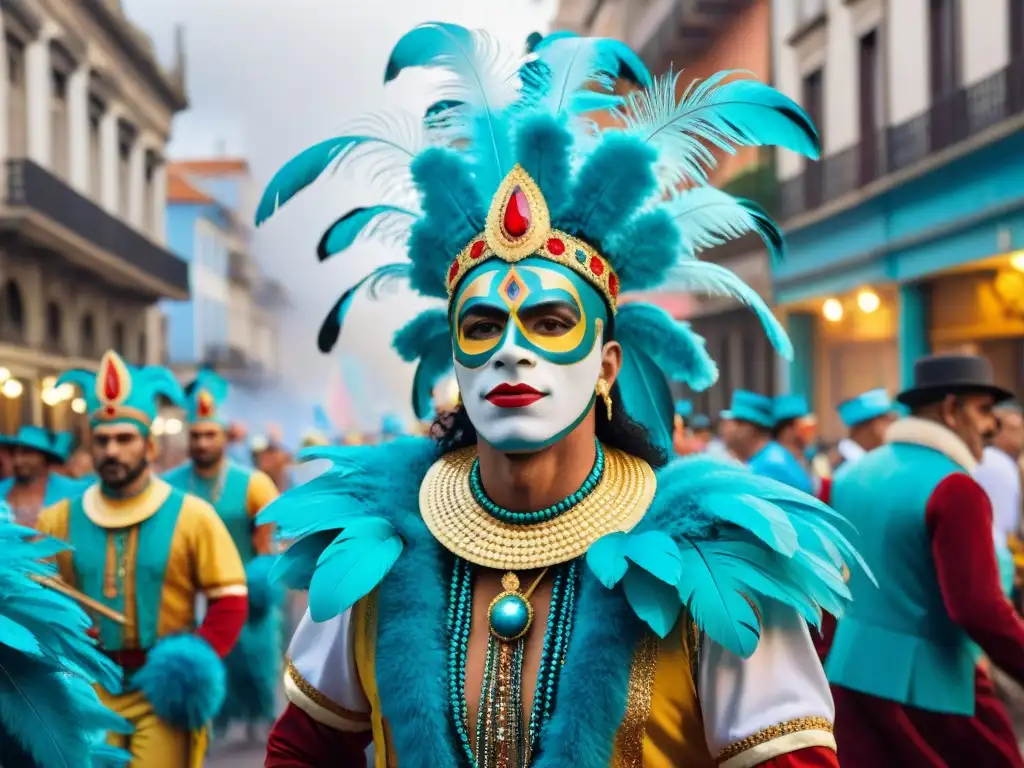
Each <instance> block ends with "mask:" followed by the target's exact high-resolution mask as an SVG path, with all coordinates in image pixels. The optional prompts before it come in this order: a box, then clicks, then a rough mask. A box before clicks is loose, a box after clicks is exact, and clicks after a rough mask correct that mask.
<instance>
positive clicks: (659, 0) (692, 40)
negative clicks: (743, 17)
mask: <svg viewBox="0 0 1024 768" xmlns="http://www.w3.org/2000/svg"><path fill="white" fill-rule="evenodd" d="M750 2H751V0H649V1H648V2H647V3H646V5H647V7H646V9H644V10H643V11H642V12H640V13H639V14H638V18H637V19H636V21H635V23H633V24H631V25H630V28H629V31H628V40H627V42H628V43H629V45H630V47H631V48H632V49H633V50H635V51H636V52H637V53H639V54H640V58H642V59H643V61H644V63H645V64H646V65H647V66H648V67H649V68H650V69H651V70H652V71H653V72H661V71H664V70H667V69H668V68H669V65H671V64H672V63H673V62H674V63H675V70H676V71H678V70H679V69H681V68H682V66H683V64H684V63H685V62H688V61H693V59H694V58H695V57H697V56H699V55H700V54H702V53H703V52H704V51H705V49H706V48H707V46H708V45H710V43H711V42H712V41H713V40H714V39H715V38H716V37H717V36H718V35H719V34H720V32H721V30H722V27H724V26H725V25H726V24H727V23H728V22H729V20H730V19H731V18H732V17H733V16H735V15H736V14H737V13H739V12H740V11H742V10H743V9H744V8H746V7H747V6H748V5H750Z"/></svg>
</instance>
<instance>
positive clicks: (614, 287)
mask: <svg viewBox="0 0 1024 768" xmlns="http://www.w3.org/2000/svg"><path fill="white" fill-rule="evenodd" d="M608 293H610V294H611V295H612V298H613V299H614V298H617V297H618V295H619V278H617V277H616V276H615V273H614V272H612V273H611V274H610V275H608Z"/></svg>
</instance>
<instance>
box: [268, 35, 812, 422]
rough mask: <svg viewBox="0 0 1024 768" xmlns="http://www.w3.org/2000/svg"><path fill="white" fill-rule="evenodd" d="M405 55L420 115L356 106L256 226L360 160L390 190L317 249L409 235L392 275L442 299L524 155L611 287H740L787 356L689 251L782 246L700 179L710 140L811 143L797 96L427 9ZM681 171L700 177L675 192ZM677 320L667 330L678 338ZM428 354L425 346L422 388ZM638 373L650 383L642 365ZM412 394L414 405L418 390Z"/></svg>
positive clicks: (608, 45) (781, 340) (430, 367)
mask: <svg viewBox="0 0 1024 768" xmlns="http://www.w3.org/2000/svg"><path fill="white" fill-rule="evenodd" d="M416 69H433V70H437V71H439V72H440V73H441V74H442V78H443V82H442V84H441V86H440V88H439V93H438V94H437V97H436V98H435V100H434V106H433V107H432V108H431V109H430V110H428V116H427V117H426V119H422V118H414V117H407V118H405V119H402V118H398V117H392V116H384V117H378V118H376V119H372V120H369V121H368V120H363V121H361V122H359V123H358V124H356V125H354V126H353V127H352V128H351V129H350V130H348V131H346V132H343V133H342V134H341V135H339V136H337V137H335V138H333V139H329V140H327V141H325V142H321V143H320V144H317V145H315V146H314V147H312V148H310V149H308V150H306V151H305V152H302V153H300V154H299V155H297V156H295V157H294V158H293V159H292V160H291V161H289V162H288V163H287V164H286V165H285V166H284V167H283V168H282V169H281V171H279V172H278V174H277V175H275V176H274V178H273V179H272V180H271V182H270V184H269V185H268V187H267V189H266V191H265V193H264V195H263V199H262V200H261V202H260V205H259V209H258V211H257V216H256V222H257V224H261V223H263V222H264V221H265V220H266V219H267V218H269V217H270V216H271V215H272V213H273V212H274V211H275V210H276V209H277V208H278V207H280V206H281V205H284V204H285V203H287V202H288V201H289V200H290V199H292V198H293V197H294V196H295V195H296V194H298V193H299V192H300V191H301V190H302V189H304V188H305V187H307V186H308V185H309V184H311V183H312V182H313V181H314V180H315V179H316V178H318V177H319V176H320V175H321V174H322V173H323V172H324V171H325V170H327V169H328V168H330V167H334V168H335V169H336V170H338V169H345V168H352V167H355V164H357V163H360V162H365V163H370V164H371V166H372V171H373V177H374V180H375V181H381V182H385V183H384V184H382V185H381V186H382V187H383V188H384V190H385V194H384V195H383V196H382V199H379V200H378V201H376V202H374V203H373V204H369V205H364V206H361V207H359V208H356V209H354V210H352V211H349V212H346V213H344V214H343V215H342V216H341V217H340V218H339V219H338V220H337V221H336V222H335V223H334V224H333V225H331V227H329V228H328V230H327V232H326V233H325V235H324V237H323V239H322V240H321V246H320V249H319V253H320V256H321V258H325V257H327V256H332V257H338V256H339V255H341V254H343V253H345V252H346V251H347V250H348V249H350V248H351V246H352V245H353V244H355V243H356V242H357V241H358V240H359V239H360V238H363V237H375V236H376V237H383V238H385V239H387V240H389V241H390V242H395V241H397V240H400V239H401V238H402V236H403V234H405V233H406V232H407V233H408V238H407V240H406V248H407V252H408V258H409V267H408V270H406V271H403V272H398V271H396V272H395V273H394V274H395V275H396V276H398V277H403V278H408V280H409V282H410V285H411V287H412V288H413V289H414V290H416V291H418V292H419V293H421V294H422V295H424V296H428V297H431V298H437V299H446V298H447V280H446V275H447V272H448V269H449V265H450V264H451V262H452V260H453V259H454V257H455V256H456V254H457V253H458V252H459V251H461V250H462V248H464V247H465V245H466V244H467V243H469V242H470V240H471V239H472V238H473V237H476V236H477V235H478V234H479V232H481V231H482V230H483V228H484V224H485V218H486V215H487V209H488V207H489V204H490V201H491V200H492V198H493V197H494V195H495V193H496V191H497V188H498V185H499V183H500V182H501V181H502V179H504V177H505V175H506V174H507V173H508V172H509V171H510V170H511V169H512V167H513V166H514V165H515V164H517V163H518V164H520V165H521V166H522V167H523V168H524V169H526V170H527V172H528V173H530V174H531V176H532V177H533V178H534V179H535V180H536V181H537V183H538V185H539V186H540V188H541V190H542V191H543V193H544V195H545V198H546V199H547V201H548V204H549V209H550V212H551V220H552V226H553V227H555V228H557V229H561V230H563V231H567V232H570V233H572V234H574V235H576V236H578V237H580V238H581V239H583V240H585V241H587V242H589V243H591V244H592V245H594V246H595V247H596V248H598V249H599V250H600V251H601V252H602V254H603V255H604V256H605V257H606V258H607V259H608V261H609V263H610V264H611V266H612V268H613V269H614V270H615V272H616V274H617V275H618V277H619V282H620V286H621V290H622V291H624V292H626V291H631V290H651V289H657V288H664V287H669V288H673V289H677V290H685V291H693V292H699V293H708V294H712V295H726V296H732V297H735V298H738V299H740V300H741V301H743V302H744V303H746V304H747V305H749V306H751V307H752V308H753V309H754V311H755V312H756V313H757V315H758V317H759V318H760V319H761V321H762V323H763V324H764V326H765V328H766V331H767V333H768V336H769V338H770V339H771V341H772V343H773V345H774V346H775V347H776V349H778V350H779V352H780V353H781V354H783V355H790V354H791V346H790V344H789V340H788V338H787V337H786V334H785V331H784V330H783V328H782V326H781V325H780V324H779V323H778V321H777V320H776V319H775V318H774V316H773V315H772V313H771V311H770V310H769V309H768V307H767V306H766V305H765V303H764V302H763V301H762V300H761V299H760V297H758V296H757V295H756V293H754V292H753V291H752V290H751V289H750V288H748V287H747V286H746V285H745V284H744V283H743V282H742V281H741V280H740V279H739V278H738V277H736V275H734V274H733V273H731V272H729V271H728V270H725V269H723V268H722V267H720V266H718V265H715V264H711V263H707V262H703V261H699V260H698V259H697V258H695V256H696V255H697V254H698V253H699V252H700V251H701V250H703V249H706V248H710V247H713V246H715V245H718V244H720V243H723V242H725V241H727V240H731V239H734V238H737V237H741V236H743V235H745V234H747V233H748V232H753V233H756V234H757V235H758V236H760V237H761V238H762V239H763V240H764V242H765V243H766V246H767V247H768V249H769V251H770V253H771V255H772V257H773V258H781V256H782V251H783V246H782V239H781V235H780V233H779V230H778V228H777V227H776V226H775V225H774V223H773V222H771V220H770V218H769V217H768V216H767V215H766V214H765V213H764V211H763V210H761V209H760V208H759V207H758V206H757V205H756V204H754V203H752V202H750V201H744V200H737V199H734V198H732V197H731V196H729V195H727V194H725V193H722V192H718V191H717V190H713V189H709V188H707V187H705V186H703V184H704V183H705V182H706V179H707V172H708V170H709V169H710V168H711V167H713V165H714V162H715V154H714V152H713V151H712V150H720V151H724V152H727V153H728V152H734V151H735V150H736V149H737V148H739V147H747V146H766V145H778V146H783V147H786V148H788V149H791V150H793V151H796V152H799V153H802V154H804V155H806V156H808V157H817V155H818V152H819V139H818V135H817V132H816V131H815V128H814V126H813V124H812V123H811V121H810V119H809V118H808V116H807V114H806V113H805V112H804V111H803V110H801V109H800V107H799V106H797V105H796V104H795V103H794V102H793V101H792V100H790V99H789V98H787V97H786V96H784V95H783V94H781V93H779V92H778V91H776V90H775V89H773V88H771V87H770V86H767V85H764V84H762V83H759V82H757V81H755V80H752V79H750V78H749V77H748V76H746V75H743V74H742V73H738V72H722V73H719V74H717V75H714V76H712V77H710V78H708V79H707V80H704V81H703V82H699V83H696V84H694V85H692V86H691V87H690V88H689V89H688V90H687V91H686V92H685V94H684V95H683V97H682V98H678V96H677V94H678V83H679V75H677V74H672V73H669V74H668V75H666V76H664V77H658V78H656V77H653V76H652V75H651V73H650V72H648V71H647V69H646V67H644V65H643V63H642V62H641V61H640V59H639V57H637V56H636V54H635V53H633V52H632V51H631V50H629V48H628V47H626V46H625V45H624V44H623V43H621V42H618V41H615V40H605V39H595V38H584V37H579V36H577V35H574V34H572V33H566V32H556V33H554V34H552V35H549V36H548V37H547V38H543V39H541V40H540V41H538V42H535V44H534V45H533V46H532V51H531V53H529V54H528V55H527V56H526V57H520V56H517V55H514V54H509V53H507V52H505V51H504V50H502V48H501V46H500V45H498V44H497V43H496V42H495V40H494V39H493V38H492V37H490V36H489V35H487V34H485V33H482V32H477V31H471V30H467V29H465V28H463V27H459V26H457V25H453V24H446V23H440V22H431V23H428V24H423V25H420V26H418V27H416V28H415V29H413V30H411V31H410V32H408V33H407V34H406V35H404V36H403V37H402V38H401V40H399V42H398V43H397V44H396V46H395V48H394V50H393V51H392V54H391V56H390V58H389V60H388V64H387V69H386V72H385V77H384V82H385V83H390V82H392V81H394V80H395V79H397V78H399V77H401V76H403V75H404V74H405V73H407V72H409V71H411V70H416ZM622 71H629V72H630V73H631V77H632V79H634V80H635V81H636V82H637V83H638V84H639V85H640V88H639V89H638V90H636V91H635V92H633V93H632V94H630V95H629V97H628V98H625V99H624V98H622V97H620V96H619V95H617V94H615V93H614V92H613V90H612V86H613V85H614V79H615V77H617V76H618V74H619V73H620V72H622ZM596 112H612V113H614V115H615V116H616V117H617V119H618V120H620V122H621V123H622V124H623V125H624V126H625V130H622V131H613V132H607V133H601V132H600V131H598V130H597V128H596V125H595V122H594V117H595V113H596ZM681 181H686V182H687V183H689V184H690V185H692V184H697V185H698V186H697V188H695V189H689V190H687V191H684V192H679V191H678V186H679V183H680V182H681ZM385 222H387V223H388V225H387V226H385ZM361 285H362V283H357V284H356V286H355V287H353V288H351V289H349V291H347V292H346V293H345V295H344V296H343V297H342V299H340V300H339V302H338V303H337V304H336V305H335V306H334V307H333V308H332V309H331V311H330V313H329V315H328V317H327V319H326V320H325V321H324V325H323V327H322V329H321V333H320V336H319V346H320V349H321V350H322V351H325V352H327V351H330V350H331V349H332V348H333V346H334V344H335V343H336V342H337V339H338V338H339V335H340V333H341V331H342V325H343V320H344V315H345V311H346V310H347V307H348V306H349V305H350V303H351V301H352V299H353V297H354V295H355V293H356V291H357V290H358V288H359V287H360V286H361ZM630 322H631V321H630V320H629V319H627V318H624V319H623V322H621V323H618V324H617V330H618V331H619V332H621V333H623V334H626V335H630V336H633V335H635V334H631V333H630V332H629V331H628V329H627V327H626V326H627V325H628V324H629V323H630ZM637 330H639V326H637ZM684 333H685V329H681V330H679V331H678V332H677V333H676V336H677V337H678V338H679V339H680V343H683V342H682V337H683V335H684ZM689 343H690V346H695V345H696V344H698V343H699V342H698V341H693V342H689ZM647 357H648V358H650V357H651V355H650V354H648V355H647ZM439 367H440V366H439V365H438V364H436V362H426V361H424V364H423V365H421V370H422V374H420V373H419V372H418V374H417V389H418V390H419V391H420V392H422V390H424V389H425V387H426V386H427V384H428V380H429V379H430V378H431V377H432V376H433V375H434V373H436V371H438V370H439ZM642 368H644V366H643V365H639V364H638V368H637V370H638V371H639V370H640V369H642ZM676 368H677V370H675V371H673V372H671V373H670V374H669V375H672V376H673V377H675V375H676V373H678V372H679V371H678V366H677V367H676ZM692 370H693V371H694V372H695V373H696V374H697V375H696V378H694V379H692V380H690V383H691V384H692V385H693V386H694V387H695V388H700V387H703V386H706V384H707V382H708V381H709V378H711V379H713V376H711V375H710V374H709V371H710V369H709V367H708V366H707V365H705V366H703V367H697V368H693V369H692ZM654 375H657V374H656V373H655V374H654ZM637 379H638V381H640V382H641V384H640V386H641V388H642V389H643V388H647V389H649V388H650V384H651V382H650V381H649V376H648V375H646V374H644V375H640V376H638V377H637ZM414 399H415V401H416V402H417V403H419V402H420V401H421V400H422V396H421V394H415V395H414ZM417 410H418V411H424V409H423V408H419V407H418V408H417ZM661 410H662V408H661V407H660V405H659V406H658V407H657V408H655V409H654V411H657V412H660V411H661ZM650 418H651V419H654V418H656V414H655V413H653V412H652V414H651V415H650ZM645 426H648V428H650V429H654V428H657V429H662V428H663V425H655V424H654V423H653V422H645Z"/></svg>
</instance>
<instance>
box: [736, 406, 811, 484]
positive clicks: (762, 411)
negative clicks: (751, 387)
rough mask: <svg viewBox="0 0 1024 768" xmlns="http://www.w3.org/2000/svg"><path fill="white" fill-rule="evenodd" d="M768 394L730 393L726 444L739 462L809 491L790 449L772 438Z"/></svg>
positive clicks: (774, 418) (806, 478)
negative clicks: (729, 421)
mask: <svg viewBox="0 0 1024 768" xmlns="http://www.w3.org/2000/svg"><path fill="white" fill-rule="evenodd" d="M774 406H775V404H774V403H773V401H772V399H771V398H770V397H767V396H766V395H759V394H757V393H755V392H748V391H747V390H745V389H737V390H736V391H734V392H733V393H732V403H731V405H730V407H729V416H730V420H731V421H732V425H731V427H730V429H729V431H728V440H729V442H728V443H727V447H728V449H729V451H730V452H731V453H732V454H733V455H734V456H735V457H736V458H737V459H739V460H740V461H742V462H743V463H745V464H748V465H749V466H750V468H751V469H752V470H753V471H754V472H756V473H757V474H759V475H764V476H765V477H770V478H772V479H774V480H778V481H779V482H782V483H785V484H786V485H790V486H792V487H794V488H797V489H799V490H801V491H804V492H805V493H811V491H812V487H811V479H810V477H809V476H808V474H807V472H806V471H805V470H804V468H803V467H802V466H801V465H800V463H799V462H798V461H797V459H796V457H795V456H794V455H793V454H792V452H790V451H788V450H786V449H785V448H783V447H782V446H781V445H779V443H777V442H776V441H775V440H773V439H772V430H773V429H774V427H775V425H776V423H777V422H778V418H777V415H776V411H775V407H774Z"/></svg>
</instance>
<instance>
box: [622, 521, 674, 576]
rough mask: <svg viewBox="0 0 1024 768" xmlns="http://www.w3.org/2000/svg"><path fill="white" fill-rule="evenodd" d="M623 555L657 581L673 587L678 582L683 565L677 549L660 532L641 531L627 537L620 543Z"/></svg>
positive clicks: (666, 535)
mask: <svg viewBox="0 0 1024 768" xmlns="http://www.w3.org/2000/svg"><path fill="white" fill-rule="evenodd" d="M622 550H623V551H622V553H623V555H624V556H625V557H626V558H627V559H628V560H629V561H630V562H632V563H634V564H636V565H638V566H640V567H641V568H643V569H644V570H645V571H647V572H648V573H649V574H651V576H653V577H654V578H656V579H657V580H658V581H662V582H664V583H666V584H669V585H674V584H675V583H676V582H678V581H679V576H680V574H681V572H682V567H683V563H682V560H681V559H680V557H679V547H678V546H677V545H676V543H675V542H674V541H673V540H672V537H671V536H669V535H668V534H667V533H663V532H662V531H643V532H641V533H637V534H635V535H633V536H628V537H627V538H626V539H625V540H624V541H623V543H622Z"/></svg>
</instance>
